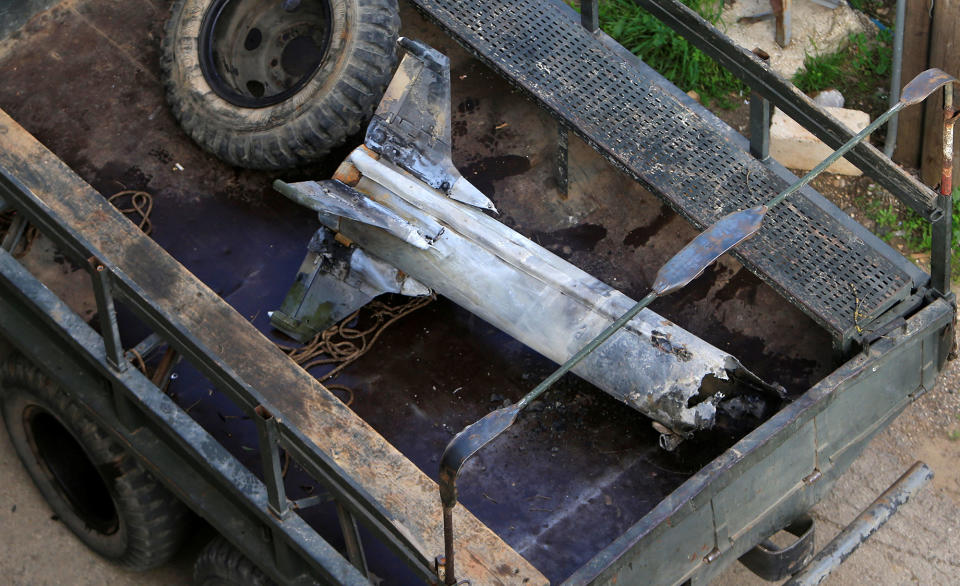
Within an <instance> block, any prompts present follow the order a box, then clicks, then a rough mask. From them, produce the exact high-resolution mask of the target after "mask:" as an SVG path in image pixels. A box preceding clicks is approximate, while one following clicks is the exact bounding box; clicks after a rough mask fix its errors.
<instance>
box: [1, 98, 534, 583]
mask: <svg viewBox="0 0 960 586" xmlns="http://www.w3.org/2000/svg"><path fill="white" fill-rule="evenodd" d="M0 166H2V167H3V168H5V169H6V170H8V172H10V173H11V174H13V175H14V176H15V177H17V178H18V179H19V180H20V181H21V182H23V183H24V184H25V185H26V186H27V187H28V188H29V189H30V190H31V191H33V193H34V194H35V195H36V196H37V197H38V198H39V199H40V200H41V201H43V203H44V204H45V205H46V206H47V207H48V208H49V210H50V212H51V214H52V215H54V216H56V217H58V218H59V219H60V220H61V221H62V222H63V223H65V224H67V225H69V226H70V227H71V228H72V229H73V230H75V231H76V232H78V233H80V234H81V235H82V237H83V238H85V239H86V240H87V241H88V242H89V243H90V244H91V245H92V247H93V248H94V249H96V250H97V251H98V255H97V256H98V258H99V259H100V261H101V262H103V263H104V264H106V265H108V266H110V267H112V268H114V269H115V270H117V271H118V274H119V275H120V277H121V279H122V280H123V281H124V282H125V283H131V282H132V283H134V284H135V286H136V287H138V288H140V289H141V290H142V291H144V292H145V293H146V294H147V295H149V297H150V299H152V300H153V302H154V303H155V304H156V305H157V307H158V309H159V310H160V311H162V312H163V313H165V314H166V315H167V316H169V317H170V318H171V320H172V321H173V322H174V324H175V326H176V327H177V328H178V329H179V330H181V331H188V332H190V334H191V335H192V336H193V338H194V340H195V343H196V344H197V345H198V347H201V348H206V349H210V350H211V351H213V350H215V351H216V354H217V355H218V356H219V358H220V359H221V360H222V361H223V362H224V363H225V365H226V366H227V367H228V368H230V369H231V370H232V371H233V372H234V373H235V374H236V375H237V376H238V378H240V379H241V380H242V381H243V382H244V383H245V384H247V385H249V386H250V387H252V388H253V389H254V390H255V391H256V392H258V393H259V394H260V395H261V397H263V398H264V400H265V403H266V404H268V405H269V406H270V408H271V409H272V410H273V413H274V415H275V416H277V418H278V419H281V420H282V421H285V422H286V423H287V424H288V425H292V426H294V427H296V428H297V429H299V430H300V432H301V433H302V434H304V435H305V436H306V437H307V438H308V439H309V440H310V441H312V442H313V443H314V445H315V446H316V448H317V450H319V451H322V452H323V453H325V454H326V455H327V456H328V457H329V458H330V459H331V460H332V461H334V462H335V463H336V464H337V465H338V466H339V467H340V468H341V469H342V470H343V471H344V473H345V474H347V475H348V476H349V477H350V478H351V479H352V481H353V482H354V483H356V484H357V485H359V486H360V487H362V489H363V490H365V491H366V493H368V494H369V495H370V496H371V497H373V499H374V500H376V501H377V502H378V503H379V504H380V506H381V507H383V508H384V509H385V510H386V511H387V513H388V514H389V515H390V517H391V519H390V520H391V522H392V523H393V524H394V525H395V526H396V527H397V528H398V530H399V531H400V532H401V533H402V534H403V535H406V536H407V538H408V540H409V542H410V543H411V544H412V545H413V547H415V549H416V550H417V551H418V552H419V554H420V556H421V557H422V560H423V561H424V563H427V562H428V561H429V560H432V559H433V558H434V557H435V556H437V555H438V554H441V553H442V552H443V532H442V527H443V525H442V519H441V508H440V498H439V493H438V490H437V485H436V483H434V482H433V481H432V480H431V479H430V478H429V477H428V476H427V475H426V474H424V473H423V472H422V471H421V470H420V469H419V468H417V467H416V466H415V465H414V464H413V463H412V462H411V461H410V460H408V459H407V458H406V457H405V456H403V454H401V453H400V452H399V451H398V450H397V449H396V448H394V447H393V446H392V445H390V443H389V442H387V441H386V440H385V439H384V438H383V437H382V436H380V435H379V434H378V433H377V432H376V431H375V430H374V429H373V428H371V427H370V426H369V425H368V424H367V423H366V422H364V421H363V420H362V419H360V418H359V417H358V416H356V415H355V414H354V413H353V412H352V411H350V410H349V409H348V408H347V407H346V406H345V405H343V403H341V402H340V401H339V400H338V399H337V398H336V397H335V396H334V395H333V394H332V393H330V392H329V391H328V390H327V389H326V388H325V387H323V386H322V385H321V384H320V383H318V382H317V381H316V379H314V378H313V377H312V376H310V375H309V374H308V373H307V372H305V371H304V370H303V369H301V368H300V367H299V366H297V365H296V364H295V363H294V362H293V361H291V360H290V359H289V358H288V357H287V356H286V355H285V354H284V353H283V352H281V351H280V350H279V349H278V348H277V347H276V346H275V345H274V344H273V343H272V342H270V341H269V340H268V339H267V338H266V337H264V336H263V335H262V334H261V333H260V332H259V331H257V330H256V329H255V328H254V327H253V326H252V325H251V324H250V323H249V322H248V321H247V320H246V319H245V318H244V317H243V316H242V315H240V314H239V313H237V312H236V311H235V310H234V309H233V308H232V307H230V305H228V304H227V303H226V302H225V301H223V300H222V299H221V298H220V297H218V296H217V295H216V294H215V293H214V292H213V291H212V290H210V289H209V288H208V287H207V286H206V285H205V284H203V283H202V282H201V281H200V280H199V279H197V278H196V277H195V276H194V275H193V274H192V273H190V272H189V271H188V270H187V269H186V268H184V267H183V266H182V265H181V264H180V263H179V262H177V261H176V260H175V259H174V258H173V257H171V256H170V255H169V254H167V253H166V251H164V250H163V249H162V248H161V247H160V246H159V245H158V244H156V243H155V242H154V241H153V240H151V239H150V238H148V237H146V236H145V235H144V234H143V233H142V232H140V230H139V229H137V228H136V226H135V225H134V224H133V223H131V222H130V221H128V220H127V219H126V218H124V217H123V216H122V215H120V214H119V213H118V212H117V211H116V210H115V209H114V208H113V207H112V206H111V205H110V204H108V203H107V202H106V200H105V199H104V198H103V197H102V196H101V195H100V194H98V193H97V192H96V191H94V190H93V189H92V188H91V187H90V186H89V185H87V184H86V183H85V182H84V181H83V180H82V179H80V177H78V176H77V175H76V174H75V173H73V171H72V170H71V169H70V168H69V167H67V166H66V164H64V163H63V161H61V160H60V159H59V158H57V157H56V155H54V154H53V153H51V152H50V151H49V150H47V149H46V148H45V147H44V146H43V145H41V144H40V143H39V142H37V140H36V139H35V138H34V137H33V136H31V135H30V134H29V133H28V132H27V131H25V130H24V129H23V128H21V127H20V126H19V125H18V124H17V123H16V122H15V121H13V120H12V119H11V118H10V117H9V116H8V115H7V114H6V113H4V112H3V111H2V110H0ZM454 524H455V527H456V530H457V542H456V547H457V552H458V555H457V562H458V563H457V567H458V574H459V575H458V576H457V577H458V578H460V579H469V580H470V581H471V582H472V583H473V584H515V583H521V582H523V583H525V584H547V583H548V582H547V580H546V578H544V576H543V575H542V574H540V572H539V571H537V569H536V568H534V567H533V566H532V565H531V564H530V563H529V562H527V561H526V560H525V559H524V558H523V557H521V556H520V555H519V554H518V553H516V552H515V551H514V550H513V549H512V548H510V547H509V546H508V545H507V544H506V543H504V542H503V541H502V540H501V539H500V538H499V537H498V536H497V535H496V534H495V533H493V531H491V530H490V529H489V528H488V527H487V526H486V525H484V524H483V523H481V522H480V521H479V520H478V519H477V518H476V517H474V516H473V515H472V514H471V513H470V512H469V511H467V510H466V509H465V508H464V507H463V506H458V507H457V511H456V515H455V521H454Z"/></svg>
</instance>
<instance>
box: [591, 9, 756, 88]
mask: <svg viewBox="0 0 960 586" xmlns="http://www.w3.org/2000/svg"><path fill="white" fill-rule="evenodd" d="M682 1H683V3H684V4H686V5H687V6H689V7H690V8H692V9H694V10H696V11H697V12H698V13H699V14H700V15H701V16H703V17H704V18H705V19H707V20H708V21H710V22H713V23H716V22H717V21H718V20H719V18H720V11H721V10H722V8H723V1H722V0H682ZM600 28H602V29H603V31H604V32H606V33H607V34H608V35H610V36H611V37H613V38H614V39H615V40H616V41H617V42H618V43H620V44H621V45H623V46H624V47H626V48H627V50H628V51H630V52H631V53H633V54H634V55H636V56H637V57H640V58H641V59H643V61H644V62H646V63H647V64H648V65H649V66H650V67H653V68H654V69H656V70H657V71H659V72H660V73H661V74H662V75H663V76H664V77H666V78H667V79H669V80H670V81H672V82H673V83H674V84H675V85H677V86H678V87H679V88H680V89H682V90H683V91H685V92H687V91H690V90H693V91H695V92H697V93H698V94H699V95H700V98H701V100H702V101H703V103H704V104H707V105H710V103H711V102H712V101H716V103H717V105H719V106H721V107H730V106H732V105H733V102H732V100H731V94H734V93H737V94H739V92H740V91H741V90H743V89H744V88H745V86H744V85H743V84H742V83H741V82H740V81H739V80H738V79H737V78H736V77H735V76H734V75H733V74H732V73H730V72H728V71H726V70H724V69H723V68H722V67H721V66H720V65H718V64H717V63H716V61H714V60H713V59H711V58H710V57H708V56H707V55H705V54H704V53H703V52H701V51H700V50H698V49H696V48H695V47H693V46H692V45H691V44H690V43H688V42H687V41H686V40H685V39H684V38H683V37H681V36H680V35H678V34H676V33H675V32H673V30H671V29H670V28H669V27H667V25H665V24H663V23H662V22H660V21H659V20H657V19H656V18H655V17H654V16H652V15H650V14H649V13H648V12H646V11H645V10H643V9H642V8H640V7H639V6H637V5H636V4H635V3H634V2H632V0H601V2H600Z"/></svg>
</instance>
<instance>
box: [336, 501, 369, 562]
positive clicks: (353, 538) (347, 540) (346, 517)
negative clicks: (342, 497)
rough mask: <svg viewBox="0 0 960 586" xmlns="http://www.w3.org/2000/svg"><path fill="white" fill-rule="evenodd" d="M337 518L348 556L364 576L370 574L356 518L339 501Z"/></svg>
mask: <svg viewBox="0 0 960 586" xmlns="http://www.w3.org/2000/svg"><path fill="white" fill-rule="evenodd" d="M337 518H338V519H339V520H340V530H341V531H342V532H343V541H344V544H346V546H347V558H348V559H349V560H350V563H352V564H353V566H354V567H355V568H357V569H358V570H360V572H361V573H363V575H364V576H369V571H368V570H367V556H366V554H365V553H364V552H363V543H362V542H361V541H360V531H359V530H358V529H357V520H356V518H354V516H353V514H352V513H351V512H350V511H348V510H347V509H346V507H344V506H343V505H342V504H340V503H339V502H338V503H337Z"/></svg>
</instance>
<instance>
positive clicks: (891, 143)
mask: <svg viewBox="0 0 960 586" xmlns="http://www.w3.org/2000/svg"><path fill="white" fill-rule="evenodd" d="M906 20H907V0H897V20H896V22H894V31H893V66H892V68H891V71H890V105H891V106H893V105H894V104H896V103H897V102H899V101H900V74H901V73H902V71H903V29H904V26H905V23H906ZM899 123H900V116H899V115H895V116H894V117H893V118H891V119H890V122H889V123H888V124H887V138H886V139H884V142H883V154H885V155H887V156H888V157H892V156H893V151H894V149H896V148H897V126H898V125H899Z"/></svg>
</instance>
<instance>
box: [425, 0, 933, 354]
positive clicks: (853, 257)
mask: <svg viewBox="0 0 960 586" xmlns="http://www.w3.org/2000/svg"><path fill="white" fill-rule="evenodd" d="M413 2H414V4H415V5H416V6H417V7H418V8H419V9H420V10H421V11H423V12H424V13H426V14H427V15H428V16H429V17H430V18H431V19H432V20H434V21H435V22H437V23H438V24H439V25H440V26H441V27H442V28H444V29H445V30H446V31H447V32H448V33H449V34H450V35H451V36H452V37H453V38H454V39H456V40H457V41H458V42H459V43H460V44H462V45H463V46H464V47H465V48H467V49H468V50H469V51H470V52H471V53H473V54H474V55H476V56H477V57H479V58H480V59H481V60H483V61H484V62H485V63H487V64H488V65H489V66H490V67H492V68H493V69H494V70H496V71H497V72H499V73H500V74H501V75H503V76H504V77H505V78H506V79H508V80H509V81H510V82H511V83H513V84H514V85H517V86H519V87H520V88H521V89H523V90H525V91H526V92H528V93H529V94H530V95H531V97H533V98H534V99H535V100H536V101H538V102H539V103H540V105H541V106H542V107H544V108H545V109H547V110H548V111H549V112H551V113H552V114H553V115H554V116H555V117H557V118H558V119H560V120H561V123H562V124H564V125H566V126H568V127H569V128H571V129H573V130H574V131H575V132H576V133H577V134H578V135H580V136H581V137H582V138H583V139H584V140H586V141H587V142H588V143H589V144H591V145H592V146H593V148H595V149H596V150H597V151H598V152H600V153H601V154H602V155H604V156H605V157H606V158H608V159H609V160H610V161H611V162H613V163H614V164H615V165H617V166H619V167H621V168H623V169H624V170H625V171H626V172H627V173H629V174H631V175H632V176H633V177H634V178H635V179H636V180H638V181H639V182H640V183H641V184H643V185H644V186H645V187H646V188H647V189H649V190H650V191H651V192H652V193H654V194H655V195H657V196H658V197H660V198H661V199H663V200H664V201H665V202H666V203H668V204H669V205H670V206H671V207H672V208H673V209H674V210H676V211H677V212H678V213H680V214H681V215H682V216H684V217H685V218H686V219H687V220H688V221H690V222H691V223H692V224H693V225H694V226H696V227H697V228H699V229H703V228H704V227H706V226H707V225H709V224H711V223H713V222H714V221H715V220H717V219H719V218H720V217H721V216H723V215H724V214H727V213H729V212H732V211H736V210H740V209H744V208H747V207H751V206H755V205H758V204H761V203H763V202H765V201H767V200H768V199H769V198H770V197H772V196H773V195H775V194H776V193H778V192H779V191H781V190H782V189H783V188H784V187H786V186H787V185H788V184H789V180H788V179H787V178H784V176H783V175H784V173H782V171H783V169H782V167H779V165H778V164H776V163H773V162H765V161H760V160H758V159H756V158H755V157H753V156H752V155H751V154H750V153H749V152H747V150H746V149H745V148H744V146H743V142H742V137H739V135H736V137H737V138H740V139H741V140H737V138H735V137H734V135H735V133H733V132H732V131H731V130H730V129H729V128H727V129H726V130H724V128H722V126H723V125H722V123H719V121H718V120H716V119H715V118H714V119H713V120H707V119H705V118H712V115H711V114H709V113H708V112H706V111H705V110H703V109H702V108H699V107H697V106H695V105H693V104H691V103H690V101H688V100H685V99H684V98H685V96H684V98H681V97H678V96H677V95H676V93H679V90H676V88H673V92H671V91H670V89H669V88H668V87H667V86H668V85H669V82H667V81H666V80H665V79H664V78H663V77H661V76H660V75H659V74H657V73H656V72H654V71H653V70H651V69H649V68H648V67H646V66H644V65H643V64H642V63H638V62H637V61H636V60H635V59H634V58H633V57H632V56H630V55H629V54H626V55H625V54H624V53H625V52H624V51H623V50H618V49H619V48H618V47H612V46H611V45H610V44H608V43H606V42H604V40H603V37H604V35H603V34H602V33H598V34H597V35H596V36H595V35H594V34H591V33H590V32H589V31H587V30H586V29H584V28H583V27H582V26H580V23H579V20H576V19H577V18H578V15H577V14H576V13H574V12H573V11H572V10H570V9H569V7H566V6H563V5H562V4H561V3H559V2H556V1H554V0H476V1H473V2H459V1H457V0H413ZM558 5H559V6H560V8H561V9H560V10H558ZM613 121H616V123H614V122H613ZM718 123H719V124H718ZM734 254H735V256H736V257H737V258H738V260H740V261H741V262H742V263H743V264H744V266H746V267H747V268H748V269H749V270H751V271H752V272H753V273H755V274H756V275H757V276H759V277H760V278H761V279H763V280H764V281H765V282H767V283H768V284H770V285H771V286H772V287H774V289H776V290H777V291H778V292H779V293H781V294H782V295H783V296H784V297H786V299H787V300H789V301H790V302H791V303H793V304H794V305H796V306H797V307H799V308H800V309H801V310H802V311H803V312H804V313H806V314H807V315H809V316H810V317H811V318H812V319H814V320H815V321H816V322H817V323H818V324H819V325H821V326H822V327H824V328H825V329H827V330H828V331H829V332H830V333H831V335H832V336H833V337H834V339H835V340H836V341H837V342H838V344H841V345H845V342H846V341H847V340H849V339H850V338H851V337H853V336H854V335H855V334H856V333H857V332H858V331H859V330H860V328H864V327H866V324H868V323H869V322H870V321H871V320H872V319H874V318H876V317H877V316H879V315H880V314H882V313H883V312H884V311H886V310H888V309H890V308H891V307H892V306H893V305H895V304H896V303H897V302H899V301H901V300H904V299H906V298H907V297H909V296H910V295H911V293H912V291H913V289H914V288H915V287H916V286H918V285H922V284H923V283H924V282H925V281H926V279H927V276H926V275H925V274H924V273H922V272H921V271H919V269H916V267H913V266H912V265H911V264H910V263H909V262H908V261H906V260H905V259H903V258H902V257H901V256H900V255H899V254H898V253H897V252H896V251H894V250H893V249H891V248H890V247H889V246H887V245H886V244H884V243H883V242H882V241H880V240H879V239H877V238H876V237H874V236H873V235H872V234H870V233H869V232H867V231H866V230H865V229H864V228H863V227H862V226H860V225H859V224H857V223H856V222H854V221H853V220H852V219H850V218H849V217H848V216H847V215H846V214H844V213H842V212H841V211H840V210H838V209H837V208H836V207H835V206H833V205H832V204H830V203H829V202H827V201H826V200H824V198H823V197H822V196H820V195H819V194H817V193H816V192H814V191H812V190H805V191H802V192H800V193H798V194H795V195H794V196H792V197H791V199H790V200H788V201H787V202H785V204H784V205H782V206H780V207H778V208H775V209H774V210H773V211H772V213H771V214H770V215H769V216H768V220H767V221H766V222H765V224H764V227H763V228H762V229H761V230H760V232H759V233H758V234H757V235H756V236H755V237H754V238H753V239H752V240H750V241H748V242H746V243H744V244H743V245H741V246H740V247H738V249H737V251H736V252H735V253H734Z"/></svg>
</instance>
